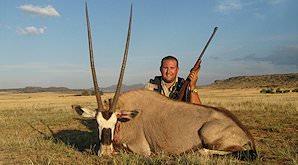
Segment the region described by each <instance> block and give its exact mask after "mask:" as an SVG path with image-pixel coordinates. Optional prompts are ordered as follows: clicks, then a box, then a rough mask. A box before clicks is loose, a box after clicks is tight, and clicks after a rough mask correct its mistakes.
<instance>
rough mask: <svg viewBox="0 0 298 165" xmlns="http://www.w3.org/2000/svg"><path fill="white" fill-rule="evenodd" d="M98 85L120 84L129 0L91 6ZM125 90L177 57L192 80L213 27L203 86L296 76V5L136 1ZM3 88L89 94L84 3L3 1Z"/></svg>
mask: <svg viewBox="0 0 298 165" xmlns="http://www.w3.org/2000/svg"><path fill="white" fill-rule="evenodd" d="M88 4H89V17H90V23H91V30H92V38H93V47H94V55H95V63H96V69H97V76H98V79H99V85H100V86H102V87H106V86H109V85H112V84H116V83H117V82H116V81H117V79H118V74H119V70H120V64H121V61H122V56H123V52H124V46H125V40H126V35H127V27H128V19H129V7H130V0H118V1H116V0H89V1H88ZM133 4H134V8H133V12H134V15H133V25H132V36H131V46H130V50H129V57H128V62H127V69H126V73H125V78H124V83H125V84H128V85H129V84H136V83H146V82H147V81H148V80H149V79H150V78H153V77H154V75H159V74H160V72H159V65H160V60H161V58H162V57H164V56H167V55H173V56H176V57H177V58H178V59H179V62H180V73H179V75H180V76H181V77H186V76H187V74H188V73H189V70H190V68H191V67H192V66H193V65H194V63H195V61H196V59H197V57H198V56H199V55H200V53H201V50H202V48H203V47H204V46H205V43H206V42H207V40H208V38H209V36H210V35H211V33H212V31H213V28H214V27H215V26H218V27H219V30H218V31H217V33H216V35H215V36H214V38H213V40H212V42H211V43H210V45H209V47H208V49H207V51H206V53H205V56H204V57H203V62H202V67H201V72H200V77H199V81H198V85H203V84H209V83H212V82H213V81H214V80H219V79H225V78H229V77H232V76H244V75H260V74H274V73H289V72H297V71H298V19H297V16H298V10H297V8H298V1H297V0H211V1H199V0H183V1H182V0H134V1H133ZM0 77H1V79H0V88H19V87H26V86H42V87H49V86H64V87H69V88H90V87H92V80H91V74H90V66H89V57H88V40H87V30H86V20H85V1H84V0H76V1H67V0H1V1H0Z"/></svg>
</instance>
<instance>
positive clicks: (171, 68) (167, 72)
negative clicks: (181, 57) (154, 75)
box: [160, 59, 179, 83]
mask: <svg viewBox="0 0 298 165" xmlns="http://www.w3.org/2000/svg"><path fill="white" fill-rule="evenodd" d="M178 71H179V68H178V66H177V62H176V61H175V60H171V59H169V60H164V61H163V63H162V66H161V68H160V72H161V75H162V78H163V80H164V81H165V82H166V83H172V82H173V81H175V80H176V77H177V74H178Z"/></svg>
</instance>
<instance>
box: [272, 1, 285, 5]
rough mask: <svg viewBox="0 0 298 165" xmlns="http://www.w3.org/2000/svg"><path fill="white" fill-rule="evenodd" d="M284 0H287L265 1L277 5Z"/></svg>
mask: <svg viewBox="0 0 298 165" xmlns="http://www.w3.org/2000/svg"><path fill="white" fill-rule="evenodd" d="M286 1H287V0H267V2H268V3H269V4H271V5H278V4H281V3H284V2H286Z"/></svg>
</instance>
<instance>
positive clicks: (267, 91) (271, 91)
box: [260, 88, 275, 93]
mask: <svg viewBox="0 0 298 165" xmlns="http://www.w3.org/2000/svg"><path fill="white" fill-rule="evenodd" d="M260 93H275V92H274V89H272V88H269V89H262V90H261V91H260Z"/></svg>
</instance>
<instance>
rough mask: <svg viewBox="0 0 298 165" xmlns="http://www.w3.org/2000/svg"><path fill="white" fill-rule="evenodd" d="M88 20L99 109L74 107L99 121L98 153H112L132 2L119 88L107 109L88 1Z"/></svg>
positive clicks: (127, 47)
mask: <svg viewBox="0 0 298 165" xmlns="http://www.w3.org/2000/svg"><path fill="white" fill-rule="evenodd" d="M85 5H86V21H87V29H88V43H89V56H90V65H91V72H92V78H93V85H94V90H95V95H96V101H97V106H98V108H97V110H96V111H93V110H89V109H87V108H82V107H80V106H77V105H74V106H73V109H75V110H76V111H77V113H79V114H80V115H82V116H83V117H92V118H95V119H96V121H97V123H98V129H99V131H98V132H99V135H98V136H99V145H100V146H99V151H98V155H99V156H101V155H111V154H112V153H113V151H114V149H113V145H112V140H113V135H114V130H115V127H116V123H117V116H118V118H119V114H116V112H115V109H116V104H117V101H118V98H119V95H120V90H121V85H122V80H123V76H124V70H125V66H126V61H127V56H128V49H129V41H130V32H131V22H132V2H131V5H130V18H129V26H128V33H127V39H126V44H125V52H124V55H123V61H122V66H121V71H120V75H119V79H118V84H117V88H116V91H115V95H114V98H113V101H112V103H111V104H110V106H109V108H107V109H105V108H104V106H103V103H102V99H101V95H100V89H99V86H98V83H97V78H96V71H95V66H94V58H93V48H92V38H91V30H90V22H89V17H88V5H87V1H86V4H85Z"/></svg>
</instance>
